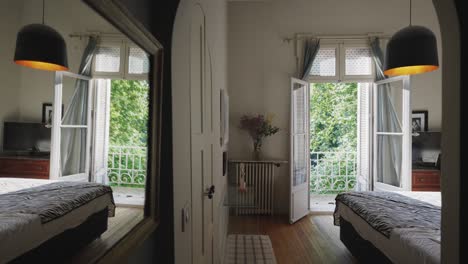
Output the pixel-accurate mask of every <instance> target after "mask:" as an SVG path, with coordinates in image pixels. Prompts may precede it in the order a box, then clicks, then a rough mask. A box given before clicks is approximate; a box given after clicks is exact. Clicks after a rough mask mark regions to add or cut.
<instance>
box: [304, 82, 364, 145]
mask: <svg viewBox="0 0 468 264" xmlns="http://www.w3.org/2000/svg"><path fill="white" fill-rule="evenodd" d="M310 139H311V140H310V149H311V151H356V147H357V83H315V84H312V88H311V91H310Z"/></svg>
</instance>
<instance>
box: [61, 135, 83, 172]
mask: <svg viewBox="0 0 468 264" xmlns="http://www.w3.org/2000/svg"><path fill="white" fill-rule="evenodd" d="M61 130H62V133H61V134H62V138H61V141H62V142H61V144H60V151H61V153H60V154H61V155H60V157H61V166H60V167H61V175H62V176H68V175H74V174H80V173H85V172H86V137H87V129H86V128H62V129H61ZM70 156H73V158H72V159H70V158H68V157H70Z"/></svg>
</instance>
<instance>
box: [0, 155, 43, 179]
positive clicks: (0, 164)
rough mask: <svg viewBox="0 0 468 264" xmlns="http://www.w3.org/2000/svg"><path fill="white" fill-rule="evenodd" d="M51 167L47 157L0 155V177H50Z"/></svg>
mask: <svg viewBox="0 0 468 264" xmlns="http://www.w3.org/2000/svg"><path fill="white" fill-rule="evenodd" d="M49 167H50V160H49V158H46V157H34V156H33V157H29V156H18V157H15V156H10V157H8V156H4V157H0V177H13V178H15V177H16V178H33V179H49Z"/></svg>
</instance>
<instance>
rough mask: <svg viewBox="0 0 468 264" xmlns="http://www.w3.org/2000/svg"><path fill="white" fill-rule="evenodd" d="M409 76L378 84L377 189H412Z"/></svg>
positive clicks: (375, 181)
mask: <svg viewBox="0 0 468 264" xmlns="http://www.w3.org/2000/svg"><path fill="white" fill-rule="evenodd" d="M410 96H411V93H410V81H409V76H399V77H393V78H389V79H385V80H383V81H379V82H376V83H375V84H374V110H373V111H374V128H373V131H374V140H373V146H374V149H373V152H374V153H373V163H374V165H373V173H374V175H373V179H374V189H375V190H376V191H410V190H411V100H410V99H411V98H410Z"/></svg>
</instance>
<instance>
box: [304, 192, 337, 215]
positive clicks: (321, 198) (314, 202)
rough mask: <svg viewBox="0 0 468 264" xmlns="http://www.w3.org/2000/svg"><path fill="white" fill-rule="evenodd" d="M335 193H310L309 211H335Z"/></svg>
mask: <svg viewBox="0 0 468 264" xmlns="http://www.w3.org/2000/svg"><path fill="white" fill-rule="evenodd" d="M335 197H336V194H313V193H311V194H310V211H311V212H328V213H333V212H334V211H335Z"/></svg>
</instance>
